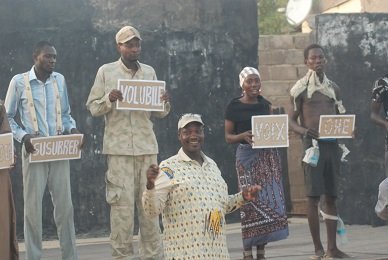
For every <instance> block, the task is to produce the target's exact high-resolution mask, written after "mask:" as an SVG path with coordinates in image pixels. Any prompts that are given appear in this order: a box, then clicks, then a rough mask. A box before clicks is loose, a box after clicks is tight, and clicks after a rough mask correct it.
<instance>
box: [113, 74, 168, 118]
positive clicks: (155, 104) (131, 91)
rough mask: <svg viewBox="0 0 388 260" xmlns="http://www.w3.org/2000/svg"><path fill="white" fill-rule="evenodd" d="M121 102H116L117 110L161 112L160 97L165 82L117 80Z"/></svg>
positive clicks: (164, 87)
mask: <svg viewBox="0 0 388 260" xmlns="http://www.w3.org/2000/svg"><path fill="white" fill-rule="evenodd" d="M117 87H118V89H119V90H120V91H121V93H122V94H123V101H117V102H116V104H117V107H116V108H117V109H126V110H148V111H163V110H164V102H163V101H161V100H160V97H161V96H162V95H163V93H164V92H165V91H166V82H164V81H159V80H126V79H119V80H118V86H117Z"/></svg>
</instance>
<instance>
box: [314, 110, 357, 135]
mask: <svg viewBox="0 0 388 260" xmlns="http://www.w3.org/2000/svg"><path fill="white" fill-rule="evenodd" d="M355 121H356V115H321V117H320V118H319V138H320V139H321V138H352V137H353V136H352V135H353V131H354V124H355Z"/></svg>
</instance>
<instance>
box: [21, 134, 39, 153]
mask: <svg viewBox="0 0 388 260" xmlns="http://www.w3.org/2000/svg"><path fill="white" fill-rule="evenodd" d="M32 137H33V136H32V135H30V134H26V135H25V136H23V140H22V141H23V143H24V148H25V149H26V152H27V153H34V152H35V151H36V150H35V148H34V146H33V145H32V143H31V138H32Z"/></svg>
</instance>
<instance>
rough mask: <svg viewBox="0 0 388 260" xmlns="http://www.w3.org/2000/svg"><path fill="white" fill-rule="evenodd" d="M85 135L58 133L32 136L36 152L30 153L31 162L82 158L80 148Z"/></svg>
mask: <svg viewBox="0 0 388 260" xmlns="http://www.w3.org/2000/svg"><path fill="white" fill-rule="evenodd" d="M83 136H84V135H82V134H76V135H57V136H50V137H37V138H31V143H32V145H33V146H34V148H35V150H36V152H35V153H32V154H30V162H31V163H34V162H50V161H59V160H72V159H80V158H81V150H80V149H79V146H80V144H81V143H82V138H83Z"/></svg>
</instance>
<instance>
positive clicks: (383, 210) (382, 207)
mask: <svg viewBox="0 0 388 260" xmlns="http://www.w3.org/2000/svg"><path fill="white" fill-rule="evenodd" d="M375 211H376V214H377V216H379V217H380V218H381V219H384V220H388V178H385V180H383V181H382V182H381V183H380V185H379V196H378V200H377V204H376V207H375Z"/></svg>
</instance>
